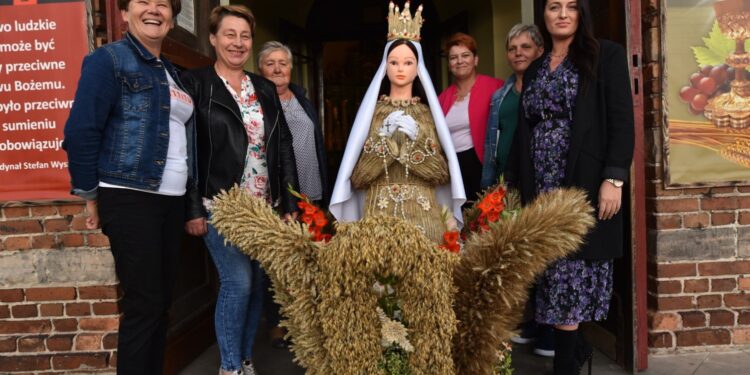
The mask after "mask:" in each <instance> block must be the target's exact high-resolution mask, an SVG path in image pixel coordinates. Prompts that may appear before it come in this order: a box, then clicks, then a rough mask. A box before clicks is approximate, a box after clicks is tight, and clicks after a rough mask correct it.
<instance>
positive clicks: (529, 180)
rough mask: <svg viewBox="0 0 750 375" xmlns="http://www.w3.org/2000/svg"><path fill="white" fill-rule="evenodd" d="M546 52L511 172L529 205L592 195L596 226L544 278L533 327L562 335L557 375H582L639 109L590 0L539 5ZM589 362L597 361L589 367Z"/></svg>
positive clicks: (608, 273) (533, 81) (603, 304)
mask: <svg viewBox="0 0 750 375" xmlns="http://www.w3.org/2000/svg"><path fill="white" fill-rule="evenodd" d="M540 2H541V5H542V6H539V7H537V9H539V11H541V12H543V13H544V14H543V19H544V27H540V29H541V30H542V34H543V36H544V38H545V44H546V45H545V50H546V51H548V52H547V53H545V55H544V56H542V57H541V58H540V59H538V60H536V61H535V62H534V63H533V64H532V65H531V66H530V67H529V69H528V70H527V71H526V74H525V75H524V83H523V87H524V92H523V96H522V99H521V108H520V110H521V114H522V115H521V116H519V124H518V129H517V131H516V136H515V138H514V141H513V147H512V149H511V155H510V159H509V161H508V167H507V170H506V177H507V179H508V181H509V182H510V183H511V184H513V185H515V186H516V187H517V188H518V189H519V190H520V191H521V198H522V200H523V201H524V202H525V203H528V202H530V201H532V200H533V199H534V198H535V197H536V196H537V194H539V193H541V192H545V191H549V190H553V189H556V188H559V187H563V186H572V187H578V188H581V189H583V190H585V191H586V192H587V194H588V198H589V201H590V202H591V204H592V205H593V206H594V207H595V208H596V214H597V219H598V220H597V225H596V226H595V228H594V229H592V230H591V232H590V233H589V234H588V235H587V237H586V239H585V243H584V245H582V246H581V248H580V249H579V251H578V252H577V253H576V254H574V255H573V256H571V257H568V258H565V259H562V260H560V261H558V262H556V263H555V264H553V265H551V266H550V268H549V269H547V271H545V273H544V275H543V276H542V277H541V278H540V280H539V284H538V286H537V288H538V289H537V296H536V303H537V308H536V320H537V322H538V323H542V324H551V325H553V326H555V360H554V370H555V374H578V373H579V371H580V368H581V366H582V365H583V363H585V362H586V361H587V360H588V359H589V358H590V357H591V352H592V350H591V346H590V345H588V344H587V343H585V341H584V340H583V337H582V336H580V335H578V325H579V323H581V322H584V321H595V320H604V319H606V317H607V312H608V309H609V302H610V298H611V295H612V268H613V266H612V264H613V261H612V260H613V258H616V257H620V256H622V252H623V249H622V239H623V230H622V225H623V222H622V220H623V219H622V213H621V210H620V205H621V202H622V194H623V191H622V190H623V184H624V183H625V181H627V179H628V175H629V168H630V162H631V159H632V155H633V142H634V140H633V137H634V136H633V104H632V96H631V91H630V79H629V76H628V66H627V58H626V55H625V51H624V49H623V48H622V47H621V46H619V45H616V44H614V43H611V42H608V41H605V40H598V41H597V40H596V39H595V38H594V37H593V32H592V26H591V18H590V17H591V13H590V10H589V2H588V0H577V1H576V0H540ZM589 363H590V362H589Z"/></svg>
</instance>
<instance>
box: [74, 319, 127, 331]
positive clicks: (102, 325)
mask: <svg viewBox="0 0 750 375" xmlns="http://www.w3.org/2000/svg"><path fill="white" fill-rule="evenodd" d="M119 324H120V319H119V318H82V319H80V320H79V321H78V325H79V326H80V327H81V329H82V330H85V331H117V327H118V326H119Z"/></svg>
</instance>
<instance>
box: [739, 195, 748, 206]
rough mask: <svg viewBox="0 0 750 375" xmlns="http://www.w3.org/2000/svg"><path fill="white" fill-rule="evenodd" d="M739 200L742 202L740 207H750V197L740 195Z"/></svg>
mask: <svg viewBox="0 0 750 375" xmlns="http://www.w3.org/2000/svg"><path fill="white" fill-rule="evenodd" d="M737 200H738V202H739V204H740V208H750V197H748V196H744V197H738V198H737Z"/></svg>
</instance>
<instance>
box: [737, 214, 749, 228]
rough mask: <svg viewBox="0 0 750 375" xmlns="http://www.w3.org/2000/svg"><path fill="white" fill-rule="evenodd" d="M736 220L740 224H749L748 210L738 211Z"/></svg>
mask: <svg viewBox="0 0 750 375" xmlns="http://www.w3.org/2000/svg"><path fill="white" fill-rule="evenodd" d="M737 222H738V223H739V224H740V225H748V224H750V212H748V211H738V215H737Z"/></svg>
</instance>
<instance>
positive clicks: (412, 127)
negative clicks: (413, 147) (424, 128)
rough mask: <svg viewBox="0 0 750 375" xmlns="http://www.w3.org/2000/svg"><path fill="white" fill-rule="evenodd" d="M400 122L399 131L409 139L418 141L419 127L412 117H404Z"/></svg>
mask: <svg viewBox="0 0 750 375" xmlns="http://www.w3.org/2000/svg"><path fill="white" fill-rule="evenodd" d="M400 120H401V121H399V122H398V131H400V132H402V133H404V134H406V136H407V137H409V139H411V140H412V141H413V140H416V139H417V135H418V134H419V125H417V122H416V121H414V118H413V117H411V116H408V115H407V116H402V117H401V118H400Z"/></svg>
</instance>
